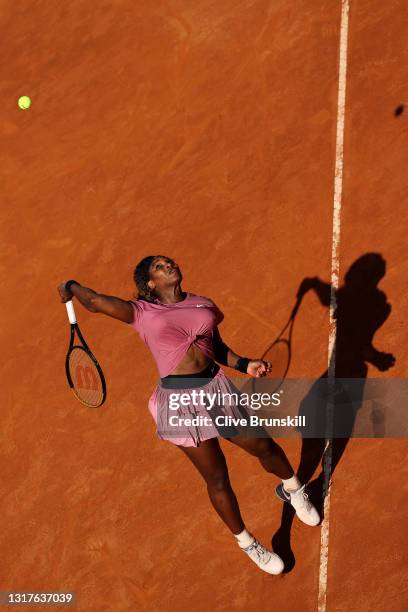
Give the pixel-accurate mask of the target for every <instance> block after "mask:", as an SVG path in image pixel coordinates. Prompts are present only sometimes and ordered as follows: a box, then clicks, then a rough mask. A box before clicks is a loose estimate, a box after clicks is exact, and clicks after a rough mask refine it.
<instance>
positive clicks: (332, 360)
mask: <svg viewBox="0 0 408 612" xmlns="http://www.w3.org/2000/svg"><path fill="white" fill-rule="evenodd" d="M348 23H349V0H341V23H340V57H339V89H338V96H337V132H336V164H335V171H334V197H333V234H332V256H331V293H330V315H329V317H330V319H329V325H330V327H329V346H328V359H329V363H328V384H329V403H328V406H327V422H328V432H327V434H326V448H325V453H324V495H325V497H324V520H323V523H322V529H321V536H320V566H319V595H318V606H317V610H318V612H326V601H327V573H328V558H329V526H330V523H329V517H330V489H329V484H330V475H331V463H332V445H331V436H330V432H332V430H333V393H331V392H330V391H332V392H334V382H335V367H336V320H335V318H334V313H335V310H336V307H337V297H336V292H337V289H338V286H339V271H340V227H341V224H340V220H341V219H340V218H341V205H342V195H343V158H344V119H345V112H346V82H347V40H348Z"/></svg>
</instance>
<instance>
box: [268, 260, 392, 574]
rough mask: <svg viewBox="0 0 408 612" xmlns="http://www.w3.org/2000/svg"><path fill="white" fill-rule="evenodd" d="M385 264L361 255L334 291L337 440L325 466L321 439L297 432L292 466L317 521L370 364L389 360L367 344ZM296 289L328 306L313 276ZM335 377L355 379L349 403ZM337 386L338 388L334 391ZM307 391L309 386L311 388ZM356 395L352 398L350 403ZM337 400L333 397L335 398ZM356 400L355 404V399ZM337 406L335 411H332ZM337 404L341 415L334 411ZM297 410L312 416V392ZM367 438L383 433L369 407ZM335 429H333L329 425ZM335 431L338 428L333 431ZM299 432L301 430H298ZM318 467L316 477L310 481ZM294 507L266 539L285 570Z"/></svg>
mask: <svg viewBox="0 0 408 612" xmlns="http://www.w3.org/2000/svg"><path fill="white" fill-rule="evenodd" d="M385 271H386V262H385V260H384V258H383V257H382V256H381V255H380V254H379V253H366V254H364V255H362V256H361V257H359V258H358V259H357V260H356V261H355V262H354V263H353V264H352V265H351V266H350V268H349V270H348V271H347V273H346V274H345V277H344V284H343V285H342V286H341V287H340V288H339V289H338V290H337V291H336V303H337V309H336V312H335V318H336V321H337V328H336V338H335V347H334V350H333V354H332V356H331V359H332V360H333V359H334V355H335V363H334V362H332V366H333V367H334V373H335V379H336V397H335V404H334V421H335V422H336V419H340V420H341V430H342V435H343V437H342V438H333V439H332V441H331V465H328V462H327V457H328V456H329V455H328V454H327V450H326V440H325V439H324V438H313V437H306V436H307V432H306V435H305V434H303V436H302V448H301V456H300V463H299V467H298V470H297V475H298V478H299V480H300V481H301V482H306V483H309V484H308V486H307V492H308V495H309V499H310V500H311V502H312V503H313V504H314V505H315V507H316V508H317V510H318V512H319V514H320V516H321V518H322V520H323V518H324V499H325V496H326V495H327V493H328V487H329V482H330V481H331V478H332V476H333V473H334V471H335V469H336V467H337V465H338V464H339V462H340V460H341V458H342V456H343V453H344V451H345V449H346V446H347V444H348V441H349V439H350V437H351V434H352V431H353V426H354V422H355V418H356V413H357V410H358V409H359V408H360V406H361V401H362V399H363V392H364V385H365V380H366V378H367V371H368V366H367V364H368V363H370V364H371V365H373V366H374V367H375V368H377V369H378V370H379V371H381V372H385V371H386V370H388V369H389V368H391V367H392V366H393V365H394V363H395V357H394V356H393V355H392V354H391V353H384V352H382V351H380V350H378V349H377V348H375V347H374V346H373V337H374V334H375V333H376V331H377V330H378V329H379V328H380V327H381V326H382V325H383V324H384V322H385V321H386V320H387V318H388V317H389V314H390V312H391V305H390V304H389V303H388V302H387V296H386V295H385V293H384V292H383V291H381V290H380V289H378V286H377V285H378V283H379V282H380V280H381V279H382V278H383V277H384V276H385ZM301 288H303V292H304V293H306V292H307V291H309V290H313V291H315V292H316V294H317V296H318V298H319V300H320V302H321V304H322V305H324V306H327V307H329V306H330V297H331V286H330V283H326V282H324V281H322V280H320V279H319V278H317V277H314V278H307V279H304V281H303V282H302V285H301ZM327 378H328V370H326V371H325V372H324V373H323V374H322V376H321V377H320V379H319V380H318V381H317V382H316V383H315V384H320V385H321V384H322V382H323V383H324V379H327ZM338 379H358V381H361V384H359V383H356V381H355V380H354V381H353V401H348V402H347V399H349V398H348V390H347V385H344V384H342V381H338ZM338 384H340V390H338V389H337V387H338ZM312 389H313V387H312ZM356 398H357V401H356ZM337 400H338V401H337ZM359 400H361V401H360V403H359ZM336 408H337V411H336ZM340 408H341V414H340V412H339V409H340ZM318 409H319V410H318V414H319V415H321V417H320V416H319V418H323V419H325V418H327V415H326V412H327V402H326V401H325V402H322V404H321V405H320V406H318ZM299 414H301V415H305V416H306V422H310V421H309V419H310V418H311V416H313V418H316V394H313V393H312V392H309V393H308V394H307V395H306V396H305V398H304V399H303V400H302V401H301V404H300V408H299ZM371 421H372V426H373V437H382V436H383V435H384V431H385V421H384V414H383V412H382V409H381V406H379V405H373V410H372V413H371ZM335 430H336V429H335ZM337 431H338V430H337ZM302 433H303V432H302ZM309 435H310V434H309ZM319 465H320V468H321V469H320V473H319V475H318V476H317V477H316V478H315V479H314V480H312V481H311V482H309V481H310V479H311V478H312V477H313V475H314V474H315V472H316V470H317V469H318V468H319ZM294 515H295V514H294V510H293V509H292V507H291V506H289V505H288V504H284V507H283V510H282V517H281V524H280V527H279V528H278V530H277V531H276V533H275V534H274V536H273V537H272V547H273V549H274V551H275V552H276V553H277V554H278V555H279V556H280V557H281V558H282V559H283V561H284V563H285V570H284V572H285V573H288V572H290V571H291V570H292V569H293V568H294V566H295V563H296V559H295V556H294V554H293V551H292V548H291V542H290V538H291V528H292V523H293V519H294Z"/></svg>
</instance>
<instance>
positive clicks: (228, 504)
mask: <svg viewBox="0 0 408 612" xmlns="http://www.w3.org/2000/svg"><path fill="white" fill-rule="evenodd" d="M178 448H179V449H180V450H182V451H183V453H184V454H185V455H187V457H188V458H189V459H190V461H191V462H192V463H193V464H194V466H195V467H196V468H197V470H198V471H199V472H200V474H201V476H202V477H203V478H204V480H205V482H206V485H207V491H208V495H209V498H210V501H211V503H212V505H213V507H214V509H215V511H216V512H217V514H218V515H219V517H220V518H221V519H222V520H223V521H224V523H225V524H226V525H227V527H228V528H229V529H230V531H231V532H232V533H233V534H234V535H237V534H239V533H241V531H242V530H243V529H244V528H245V525H244V522H243V520H242V517H241V513H240V509H239V506H238V501H237V498H236V496H235V493H234V491H233V490H232V487H231V483H230V480H229V474H228V467H227V462H226V460H225V456H224V453H223V452H222V450H221V448H220V445H219V442H218V439H217V438H212V439H210V440H206V441H205V442H202V443H201V444H200V445H199V446H197V447H195V446H178Z"/></svg>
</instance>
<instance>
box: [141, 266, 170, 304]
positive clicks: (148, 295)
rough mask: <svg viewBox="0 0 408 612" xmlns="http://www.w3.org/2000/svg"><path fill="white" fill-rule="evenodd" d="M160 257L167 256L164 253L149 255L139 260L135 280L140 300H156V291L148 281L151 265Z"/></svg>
mask: <svg viewBox="0 0 408 612" xmlns="http://www.w3.org/2000/svg"><path fill="white" fill-rule="evenodd" d="M158 257H163V258H164V259H167V257H164V256H163V255H148V256H147V257H145V258H144V259H142V261H139V263H138V264H137V266H136V268H135V269H134V272H133V280H134V281H135V283H136V287H137V290H138V296H137V299H138V300H145V301H146V302H154V301H155V300H156V295H155V293H154V291H152V290H151V289H150V287H149V286H148V284H147V283H148V282H149V280H150V266H151V265H152V263H153V261H154V260H155V259H157V258H158Z"/></svg>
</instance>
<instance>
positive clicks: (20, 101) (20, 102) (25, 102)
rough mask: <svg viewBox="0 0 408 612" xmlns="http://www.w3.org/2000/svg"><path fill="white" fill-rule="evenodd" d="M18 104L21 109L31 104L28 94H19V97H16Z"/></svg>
mask: <svg viewBox="0 0 408 612" xmlns="http://www.w3.org/2000/svg"><path fill="white" fill-rule="evenodd" d="M18 105H19V107H20V108H21V109H22V110H26V109H27V108H30V106H31V99H30V98H29V97H28V96H21V98H19V99H18Z"/></svg>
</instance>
